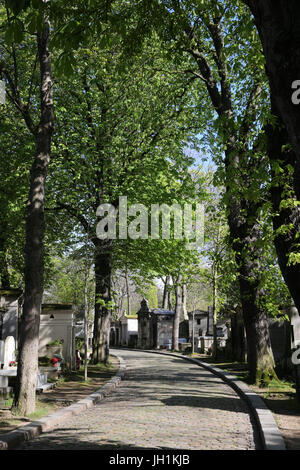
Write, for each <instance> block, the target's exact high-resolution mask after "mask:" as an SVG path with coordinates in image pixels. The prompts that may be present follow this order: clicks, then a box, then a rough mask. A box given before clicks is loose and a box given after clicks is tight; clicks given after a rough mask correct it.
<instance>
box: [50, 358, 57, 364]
mask: <svg viewBox="0 0 300 470" xmlns="http://www.w3.org/2000/svg"><path fill="white" fill-rule="evenodd" d="M50 362H51V364H53V365H54V366H56V364H57V362H59V359H58V358H57V357H52V359H50Z"/></svg>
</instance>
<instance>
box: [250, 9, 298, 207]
mask: <svg viewBox="0 0 300 470" xmlns="http://www.w3.org/2000/svg"><path fill="white" fill-rule="evenodd" d="M244 3H246V4H247V5H248V6H249V7H250V10H251V12H252V14H253V15H254V21H255V24H256V27H257V29H258V33H259V36H260V39H261V42H262V46H263V52H264V56H265V59H266V71H267V75H268V78H269V83H270V89H271V93H272V96H273V99H274V100H275V104H276V107H277V109H278V111H279V113H280V116H281V118H282V121H283V122H284V124H285V126H286V129H287V132H288V135H289V140H290V142H291V144H292V145H293V148H294V150H295V153H296V160H297V161H298V164H299V163H300V133H299V129H300V105H299V104H298V105H297V104H294V103H293V102H292V93H293V92H294V91H295V90H293V89H292V84H293V82H294V81H295V80H300V48H299V40H300V2H299V0H288V1H287V0H244ZM297 88H298V89H299V86H298V87H297ZM298 96H299V94H298ZM299 193H300V186H299V187H298V191H297V197H298V200H300V194H299Z"/></svg>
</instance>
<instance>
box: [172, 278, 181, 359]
mask: <svg viewBox="0 0 300 470" xmlns="http://www.w3.org/2000/svg"><path fill="white" fill-rule="evenodd" d="M181 280H182V275H181V274H179V275H178V277H177V279H176V286H175V298H176V303H175V312H174V320H173V333H172V349H174V350H176V351H177V350H178V349H179V346H178V337H179V323H180V314H181V310H182V293H181V285H180V283H181Z"/></svg>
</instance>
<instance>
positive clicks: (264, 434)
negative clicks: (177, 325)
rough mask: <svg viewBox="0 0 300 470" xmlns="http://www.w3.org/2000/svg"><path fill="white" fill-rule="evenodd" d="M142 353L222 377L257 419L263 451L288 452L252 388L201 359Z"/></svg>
mask: <svg viewBox="0 0 300 470" xmlns="http://www.w3.org/2000/svg"><path fill="white" fill-rule="evenodd" d="M140 351H143V352H148V353H153V354H161V355H165V356H172V357H178V358H180V359H185V360H186V361H189V362H194V363H195V364H197V365H199V366H201V367H203V368H204V369H207V370H209V371H210V372H212V373H213V374H214V375H217V376H218V377H220V378H221V379H222V380H224V382H226V383H227V384H228V385H230V386H231V387H232V388H233V389H234V390H235V391H236V392H237V393H238V394H239V395H240V397H241V398H243V399H244V400H245V401H246V403H247V404H248V407H249V409H250V411H251V413H252V415H253V416H254V418H255V422H256V425H257V427H258V430H259V434H260V439H261V442H262V446H263V450H286V446H285V442H284V440H283V437H282V435H281V433H280V431H279V429H278V426H277V424H276V421H275V419H274V417H273V415H272V413H271V411H270V410H269V408H268V407H267V406H266V404H265V402H264V401H263V399H262V398H261V397H260V396H259V395H257V394H256V393H255V392H253V390H251V388H250V387H248V386H247V385H246V384H245V383H244V382H242V381H241V380H238V379H237V378H236V377H234V376H233V375H231V374H229V373H228V372H224V371H223V370H221V369H219V368H217V367H214V366H211V365H209V364H207V363H206V362H203V361H200V360H199V359H194V358H192V357H186V356H182V355H181V354H176V353H166V352H160V351H149V350H140Z"/></svg>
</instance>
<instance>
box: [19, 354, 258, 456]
mask: <svg viewBox="0 0 300 470" xmlns="http://www.w3.org/2000/svg"><path fill="white" fill-rule="evenodd" d="M116 352H117V353H118V354H119V355H120V356H122V357H123V358H124V359H125V361H126V367H127V368H126V375H125V380H124V381H122V384H121V385H120V386H119V387H118V388H117V389H116V391H115V392H113V394H112V395H111V396H109V397H107V398H105V399H104V400H103V401H101V402H100V403H99V404H98V405H96V406H95V407H93V408H92V409H89V410H87V411H85V412H84V413H82V414H80V415H78V416H74V417H72V418H68V420H67V421H65V422H64V423H63V424H62V425H61V426H59V428H58V429H55V430H54V431H52V432H49V433H45V434H42V435H41V436H40V437H39V438H37V439H35V440H34V441H30V442H26V443H24V444H23V445H22V447H20V448H19V449H20V450H52V449H53V450H54V449H55V450H65V449H68V450H69V449H74V450H75V449H76V450H94V449H97V450H102V449H120V450H121V449H185V450H187V449H193V450H204V449H206V450H216V449H222V450H223V449H238V450H247V449H255V448H258V444H257V442H258V440H257V432H256V430H254V425H253V423H252V418H250V415H249V412H248V408H247V406H246V404H245V403H244V402H243V401H242V400H241V399H240V398H239V396H238V395H237V394H236V393H235V392H234V390H233V389H232V388H231V387H229V386H228V385H226V384H225V383H224V382H222V380H221V379H219V378H218V377H216V376H214V375H213V374H212V373H210V372H208V371H206V370H204V369H202V368H201V367H199V366H197V365H195V364H192V363H188V362H187V361H185V360H183V359H180V358H176V357H170V356H163V355H159V354H149V353H143V352H140V351H126V350H120V351H116Z"/></svg>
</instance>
